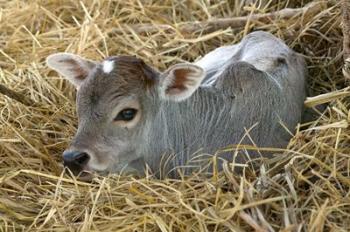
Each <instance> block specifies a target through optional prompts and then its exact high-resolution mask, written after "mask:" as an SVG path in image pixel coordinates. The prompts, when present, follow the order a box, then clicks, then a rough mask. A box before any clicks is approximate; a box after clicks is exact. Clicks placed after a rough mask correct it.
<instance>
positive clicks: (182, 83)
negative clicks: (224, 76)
mask: <svg viewBox="0 0 350 232" xmlns="http://www.w3.org/2000/svg"><path fill="white" fill-rule="evenodd" d="M204 77H205V72H204V70H203V69H202V68H201V67H199V66H197V65H193V64H177V65H174V66H172V67H170V68H169V69H168V70H167V71H166V72H165V73H164V74H163V75H162V78H161V80H160V88H159V91H160V96H161V97H162V98H163V99H166V100H172V101H183V100H185V99H187V98H189V97H190V96H191V95H192V94H193V93H194V92H195V91H196V90H197V88H198V87H199V86H200V84H201V82H202V80H203V79H204Z"/></svg>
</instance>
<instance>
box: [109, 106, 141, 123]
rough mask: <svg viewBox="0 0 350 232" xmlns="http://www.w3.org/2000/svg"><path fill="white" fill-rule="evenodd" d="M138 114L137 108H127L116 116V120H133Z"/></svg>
mask: <svg viewBox="0 0 350 232" xmlns="http://www.w3.org/2000/svg"><path fill="white" fill-rule="evenodd" d="M136 114H137V109H133V108H127V109H124V110H122V111H120V112H119V113H118V115H117V116H116V117H115V118H114V121H115V122H116V121H126V122H128V121H131V120H133V119H134V118H135V116H136Z"/></svg>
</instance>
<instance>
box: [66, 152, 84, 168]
mask: <svg viewBox="0 0 350 232" xmlns="http://www.w3.org/2000/svg"><path fill="white" fill-rule="evenodd" d="M89 159H90V156H89V154H87V153H86V152H80V151H65V152H64V153H63V162H64V165H65V166H68V167H70V168H73V169H75V168H78V167H82V166H84V165H85V164H87V163H88V161H89Z"/></svg>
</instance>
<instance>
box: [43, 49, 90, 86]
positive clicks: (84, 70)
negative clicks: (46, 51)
mask: <svg viewBox="0 0 350 232" xmlns="http://www.w3.org/2000/svg"><path fill="white" fill-rule="evenodd" d="M46 64H47V66H49V67H50V68H51V69H53V70H55V71H56V72H58V73H59V74H61V75H62V76H64V77H65V78H66V79H67V80H69V81H70V82H71V83H73V84H74V85H75V87H76V88H77V89H78V88H79V87H80V85H81V84H82V83H83V81H84V80H85V79H86V77H87V76H88V75H89V73H90V72H91V71H92V69H94V67H95V66H96V63H95V62H94V61H91V60H88V59H84V58H82V57H80V56H78V55H74V54H71V53H55V54H52V55H50V56H48V57H47V59H46Z"/></svg>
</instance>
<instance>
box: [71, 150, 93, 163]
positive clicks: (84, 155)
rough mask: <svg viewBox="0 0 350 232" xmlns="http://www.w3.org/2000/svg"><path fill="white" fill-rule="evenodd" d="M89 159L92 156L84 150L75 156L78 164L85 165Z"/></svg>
mask: <svg viewBox="0 0 350 232" xmlns="http://www.w3.org/2000/svg"><path fill="white" fill-rule="evenodd" d="M89 159H90V156H89V155H88V154H87V153H85V152H82V153H79V154H77V155H76V156H75V159H74V162H75V163H76V164H78V165H85V164H87V162H88V161H89Z"/></svg>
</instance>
